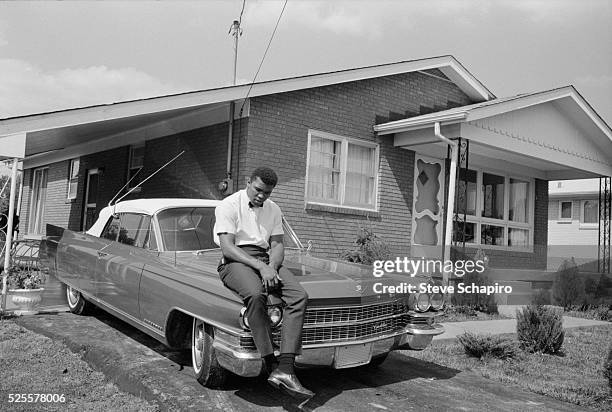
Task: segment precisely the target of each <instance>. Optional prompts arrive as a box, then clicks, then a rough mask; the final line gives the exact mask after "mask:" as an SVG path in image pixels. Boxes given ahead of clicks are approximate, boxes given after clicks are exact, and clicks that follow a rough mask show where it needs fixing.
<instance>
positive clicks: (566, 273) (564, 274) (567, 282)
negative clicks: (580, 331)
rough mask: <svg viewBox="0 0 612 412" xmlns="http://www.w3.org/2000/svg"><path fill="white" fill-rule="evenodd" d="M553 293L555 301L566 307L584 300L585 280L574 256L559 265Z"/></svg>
mask: <svg viewBox="0 0 612 412" xmlns="http://www.w3.org/2000/svg"><path fill="white" fill-rule="evenodd" d="M552 295H553V299H554V301H555V302H556V303H557V304H558V305H560V306H563V307H564V308H565V309H569V307H570V306H572V305H580V304H582V303H583V302H584V299H585V293H584V281H583V280H582V278H581V277H580V275H579V272H578V267H577V266H576V262H574V258H573V257H572V259H571V260H567V259H566V260H564V261H563V263H562V264H561V266H560V267H559V270H558V271H557V275H556V277H555V280H554V282H553V287H552Z"/></svg>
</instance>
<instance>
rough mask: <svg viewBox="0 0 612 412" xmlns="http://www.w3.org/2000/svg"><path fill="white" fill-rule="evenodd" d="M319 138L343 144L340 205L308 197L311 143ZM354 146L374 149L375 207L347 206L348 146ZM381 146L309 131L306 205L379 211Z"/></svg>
mask: <svg viewBox="0 0 612 412" xmlns="http://www.w3.org/2000/svg"><path fill="white" fill-rule="evenodd" d="M313 136H315V137H319V138H323V139H328V140H335V141H337V142H340V143H341V149H340V179H339V187H338V197H339V199H338V203H334V202H322V201H321V200H319V199H317V200H310V199H309V197H308V184H309V180H308V171H309V168H310V150H311V142H312V137H313ZM349 143H350V144H354V145H357V146H363V147H367V148H369V149H374V171H375V172H374V189H373V191H374V193H373V201H374V204H373V207H358V206H353V205H346V204H345V190H346V167H347V163H348V160H347V159H348V145H349ZM379 158H380V146H379V145H378V144H377V143H374V142H368V141H365V140H360V139H354V138H351V137H346V136H340V135H336V134H332V133H327V132H322V131H319V130H312V129H309V130H308V150H307V154H306V181H305V185H304V201H305V204H306V205H322V206H332V207H339V208H342V209H354V210H365V211H370V212H377V211H378V184H379V179H380V176H379V170H378V169H379V164H380V160H379Z"/></svg>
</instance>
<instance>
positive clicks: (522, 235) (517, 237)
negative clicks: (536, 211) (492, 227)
mask: <svg viewBox="0 0 612 412" xmlns="http://www.w3.org/2000/svg"><path fill="white" fill-rule="evenodd" d="M528 237H529V231H528V230H524V229H515V228H512V227H511V228H508V246H519V247H528V246H529V239H528Z"/></svg>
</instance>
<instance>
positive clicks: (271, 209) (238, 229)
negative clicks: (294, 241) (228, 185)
mask: <svg viewBox="0 0 612 412" xmlns="http://www.w3.org/2000/svg"><path fill="white" fill-rule="evenodd" d="M282 216H283V215H282V212H281V209H280V207H279V206H278V205H277V204H276V203H274V202H273V201H271V200H270V199H268V200H266V201H265V202H264V203H263V205H262V206H261V207H254V206H253V207H250V206H249V197H248V195H247V193H246V190H245V189H242V190H239V191H238V192H236V193H234V194H232V195H230V196H228V197H226V198H225V199H223V200H222V201H221V204H220V205H219V206H217V207H216V209H215V227H214V229H213V230H214V233H213V235H214V241H215V243H216V244H217V245H219V233H230V234H233V235H234V236H235V240H234V243H235V244H236V246H244V245H255V246H259V247H262V248H264V249H268V248H269V247H270V243H269V241H270V236H275V235H282V234H283V233H284V232H283V220H282Z"/></svg>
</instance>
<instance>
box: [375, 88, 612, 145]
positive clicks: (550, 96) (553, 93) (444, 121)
mask: <svg viewBox="0 0 612 412" xmlns="http://www.w3.org/2000/svg"><path fill="white" fill-rule="evenodd" d="M564 99H565V100H567V99H569V100H568V101H569V102H571V103H572V104H573V105H575V106H576V107H578V108H579V109H580V110H579V112H580V113H581V114H583V115H584V116H583V117H584V119H583V120H586V119H588V120H589V121H590V122H591V123H592V125H594V126H595V127H596V128H597V129H598V130H599V131H600V132H601V133H603V134H604V135H606V136H607V137H608V138H609V139H610V140H611V141H612V129H611V128H610V126H609V125H608V124H607V123H606V122H605V121H604V120H603V119H602V118H601V117H600V116H599V114H598V113H597V112H596V111H595V110H594V109H593V108H592V107H591V105H590V104H589V103H588V102H587V101H586V100H585V99H584V97H582V95H581V94H580V93H578V91H577V90H576V89H575V88H574V86H565V87H560V88H557V89H551V90H546V91H541V92H535V93H526V94H518V95H515V96H510V97H504V98H500V99H492V100H488V101H484V102H480V103H475V104H471V105H467V106H461V107H454V108H452V109H447V110H441V111H439V112H435V113H429V114H424V115H421V116H414V117H410V118H407V119H401V120H396V121H393V122H387V123H384V124H379V125H376V126H374V130H375V131H376V132H378V134H379V135H386V134H392V133H399V132H403V131H410V130H417V129H422V128H426V127H431V126H432V125H433V124H434V123H440V124H441V125H449V124H453V123H461V122H469V121H473V120H478V119H482V118H485V117H491V116H495V115H499V114H503V113H508V112H511V111H515V110H520V109H523V108H526V107H530V106H535V105H538V104H542V103H547V102H555V101H557V102H560V101H561V100H564Z"/></svg>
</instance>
